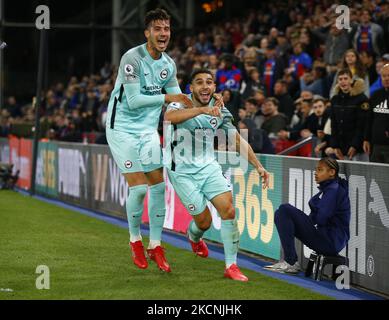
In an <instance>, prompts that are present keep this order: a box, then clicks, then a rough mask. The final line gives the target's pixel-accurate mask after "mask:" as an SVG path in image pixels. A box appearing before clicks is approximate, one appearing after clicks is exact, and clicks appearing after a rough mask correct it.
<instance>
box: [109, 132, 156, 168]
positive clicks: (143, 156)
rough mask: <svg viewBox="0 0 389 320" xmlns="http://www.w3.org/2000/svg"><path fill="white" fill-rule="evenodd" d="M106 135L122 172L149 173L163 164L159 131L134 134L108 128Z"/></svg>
mask: <svg viewBox="0 0 389 320" xmlns="http://www.w3.org/2000/svg"><path fill="white" fill-rule="evenodd" d="M106 135H107V141H108V145H109V148H110V150H111V153H112V156H113V158H114V160H115V162H116V164H117V166H118V167H119V169H120V172H121V173H133V172H145V173H147V172H151V171H154V170H156V169H159V168H161V167H162V166H163V163H162V150H161V144H160V138H159V135H158V132H155V133H148V134H133V133H127V132H123V131H118V130H115V129H109V128H107V129H106Z"/></svg>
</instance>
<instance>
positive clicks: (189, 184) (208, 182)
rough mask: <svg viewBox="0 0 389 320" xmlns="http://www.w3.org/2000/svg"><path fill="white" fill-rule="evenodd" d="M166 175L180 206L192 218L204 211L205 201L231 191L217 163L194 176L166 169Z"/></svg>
mask: <svg viewBox="0 0 389 320" xmlns="http://www.w3.org/2000/svg"><path fill="white" fill-rule="evenodd" d="M167 173H168V176H169V181H170V182H171V184H172V185H173V187H174V190H175V191H176V193H177V195H178V197H179V198H180V200H181V202H182V204H183V205H184V206H185V208H187V210H188V212H189V213H190V214H191V215H193V216H195V215H198V214H200V213H202V212H203V211H204V210H205V208H206V206H207V200H208V201H211V200H212V199H213V198H214V197H216V196H217V195H219V194H222V193H225V192H229V191H231V185H230V183H229V182H228V181H227V179H226V178H225V177H224V175H223V172H222V169H221V167H220V165H219V164H218V163H217V162H213V163H211V164H209V165H208V166H206V167H204V168H202V169H201V170H200V171H198V172H196V173H195V174H185V173H182V172H180V173H177V172H175V171H172V170H170V169H167Z"/></svg>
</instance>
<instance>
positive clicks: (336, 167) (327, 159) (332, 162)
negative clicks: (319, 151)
mask: <svg viewBox="0 0 389 320" xmlns="http://www.w3.org/2000/svg"><path fill="white" fill-rule="evenodd" d="M319 162H321V163H323V164H325V165H326V166H327V167H328V168H330V169H334V170H335V177H337V176H338V174H339V163H338V161H336V160H335V159H334V158H330V157H325V158H321V159H320V160H319Z"/></svg>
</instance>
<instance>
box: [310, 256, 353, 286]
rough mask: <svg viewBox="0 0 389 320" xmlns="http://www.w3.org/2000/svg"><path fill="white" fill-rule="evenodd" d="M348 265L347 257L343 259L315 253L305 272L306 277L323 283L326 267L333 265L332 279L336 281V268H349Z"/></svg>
mask: <svg viewBox="0 0 389 320" xmlns="http://www.w3.org/2000/svg"><path fill="white" fill-rule="evenodd" d="M348 263H349V261H348V258H347V257H343V256H340V255H337V256H326V255H323V254H317V253H315V252H313V253H312V254H311V256H310V257H309V261H308V266H307V269H306V270H305V276H306V277H310V276H312V278H313V279H314V280H316V281H321V279H322V276H323V272H324V268H325V266H326V265H332V279H333V280H336V277H337V276H336V273H335V270H336V268H337V267H338V266H342V265H343V266H347V267H348Z"/></svg>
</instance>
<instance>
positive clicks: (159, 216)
mask: <svg viewBox="0 0 389 320" xmlns="http://www.w3.org/2000/svg"><path fill="white" fill-rule="evenodd" d="M164 216H165V215H164V214H163V215H160V214H157V215H156V217H157V218H161V217H164Z"/></svg>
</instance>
